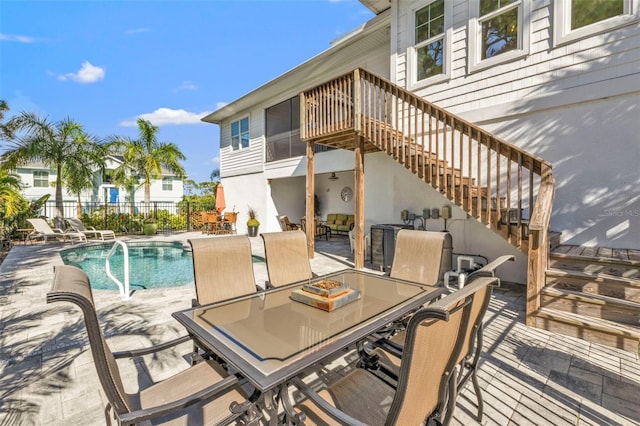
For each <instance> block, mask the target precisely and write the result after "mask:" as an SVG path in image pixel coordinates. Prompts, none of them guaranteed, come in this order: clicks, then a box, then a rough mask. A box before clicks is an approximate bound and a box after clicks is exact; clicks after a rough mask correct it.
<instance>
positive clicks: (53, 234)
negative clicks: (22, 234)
mask: <svg viewBox="0 0 640 426" xmlns="http://www.w3.org/2000/svg"><path fill="white" fill-rule="evenodd" d="M27 221H29V223H30V224H31V226H33V232H31V233H30V234H29V235H28V236H27V241H31V240H37V239H40V238H42V239H43V240H44V242H45V243H46V242H48V241H49V240H50V239H57V240H62V241H63V242H64V241H67V240H68V241H70V242H71V243H72V244H74V243H75V242H76V241H77V242H86V241H87V237H86V236H85V235H84V234H83V233H81V232H63V231H62V230H61V229H58V228H51V227H50V226H49V224H48V223H47V221H46V220H44V219H39V218H35V219H27Z"/></svg>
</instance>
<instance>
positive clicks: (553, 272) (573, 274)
mask: <svg viewBox="0 0 640 426" xmlns="http://www.w3.org/2000/svg"><path fill="white" fill-rule="evenodd" d="M546 275H547V277H554V278H562V277H567V278H581V279H590V280H593V281H596V282H603V281H614V282H617V283H622V284H629V285H630V286H633V287H640V279H638V278H632V277H619V276H617V275H610V274H604V273H597V274H592V273H589V272H583V271H572V270H568V269H557V268H549V269H547V272H546Z"/></svg>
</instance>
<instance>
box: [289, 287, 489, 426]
mask: <svg viewBox="0 0 640 426" xmlns="http://www.w3.org/2000/svg"><path fill="white" fill-rule="evenodd" d="M495 280H496V279H495V278H480V279H478V280H477V282H476V283H475V285H470V286H469V287H465V289H463V290H461V291H459V292H455V293H452V294H450V295H448V296H446V297H444V298H442V299H440V300H438V301H437V302H434V303H432V304H431V305H429V306H427V307H426V308H422V309H420V310H419V311H417V312H416V313H415V314H414V315H413V316H412V317H411V320H410V321H409V324H408V326H407V333H406V336H407V338H406V344H405V353H404V356H403V358H402V363H401V365H400V369H399V375H398V381H397V386H396V387H395V388H394V387H393V386H391V385H389V384H388V383H386V382H384V381H383V380H381V379H380V377H378V376H377V375H375V374H374V373H372V372H370V371H367V370H364V369H361V368H356V369H354V370H352V371H351V372H350V373H348V374H347V375H346V376H344V377H342V378H341V379H339V380H338V381H336V382H335V383H333V384H330V385H329V386H328V388H327V389H326V390H323V391H321V392H316V391H314V390H313V389H311V387H310V386H308V385H306V384H305V383H304V382H303V381H302V380H301V378H299V377H298V378H294V379H293V380H292V384H293V385H295V386H296V387H297V388H298V389H299V390H300V391H301V392H302V393H303V394H304V395H305V396H306V397H307V398H308V399H307V400H305V401H303V402H302V403H300V404H298V405H297V409H298V410H300V411H302V412H303V413H304V414H305V416H306V418H307V419H309V421H310V423H315V424H327V423H330V424H335V423H336V421H337V422H339V423H340V424H349V425H362V424H369V425H382V424H387V425H391V424H402V425H405V424H406V425H419V424H424V422H426V424H431V423H430V422H431V421H432V420H433V421H434V423H435V424H440V423H438V422H441V423H442V424H448V422H449V421H450V419H451V417H452V416H453V412H454V409H455V401H456V394H457V387H456V383H457V376H456V361H457V360H458V357H459V354H460V352H461V350H462V344H463V340H464V338H465V336H466V334H467V328H468V323H469V321H468V319H469V316H470V314H471V307H472V302H473V300H474V299H475V297H476V296H475V295H476V293H477V292H478V291H479V290H481V289H482V288H485V287H487V286H488V285H489V284H491V283H492V282H493V281H495ZM389 403H390V405H389ZM337 407H339V409H338V408H337ZM387 409H388V412H387Z"/></svg>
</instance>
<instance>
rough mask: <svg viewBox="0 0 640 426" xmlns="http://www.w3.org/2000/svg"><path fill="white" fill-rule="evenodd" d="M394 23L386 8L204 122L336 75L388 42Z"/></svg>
mask: <svg viewBox="0 0 640 426" xmlns="http://www.w3.org/2000/svg"><path fill="white" fill-rule="evenodd" d="M385 1H387V0H385ZM390 23H391V14H390V12H389V11H388V10H386V11H385V12H383V13H381V14H378V15H377V16H376V17H375V18H373V19H371V20H369V21H368V22H366V23H364V24H363V25H361V26H360V27H358V28H356V29H355V30H353V31H351V32H350V33H348V34H346V35H344V36H342V37H340V38H338V39H336V40H334V41H333V42H331V46H330V47H329V48H328V49H327V50H325V51H323V52H321V53H319V54H318V55H316V56H314V57H313V58H311V59H309V60H307V61H306V62H303V63H302V64H300V65H298V66H297V67H295V68H293V69H291V70H289V71H287V72H285V73H284V74H282V75H280V76H278V77H276V78H275V79H273V80H271V81H269V82H268V83H266V84H264V85H263V86H261V87H259V88H257V89H255V90H253V91H251V92H249V93H247V94H246V95H244V96H242V97H240V98H238V99H236V100H235V101H233V102H231V103H229V104H227V105H225V106H224V107H222V108H220V109H218V110H216V111H214V112H212V113H211V114H209V115H207V116H205V117H203V118H202V121H205V122H208V123H214V124H220V123H221V122H222V121H224V120H226V119H228V118H230V117H232V116H234V115H236V114H239V113H241V112H242V111H244V110H246V109H248V108H251V107H252V106H254V105H255V104H257V103H259V102H261V101H264V100H267V99H270V98H272V97H273V96H276V95H278V94H280V93H283V92H287V91H290V90H291V88H292V87H297V86H298V85H300V84H302V83H303V82H309V81H313V80H317V81H318V84H320V83H322V82H324V81H326V80H328V79H330V78H331V77H332V76H336V75H335V71H334V69H335V68H336V66H337V65H342V64H344V63H345V62H349V61H350V60H352V58H354V57H358V56H359V55H361V52H363V51H367V50H369V49H371V48H375V47H377V46H379V45H380V43H381V42H383V41H386V42H388V41H389V37H390V36H389V32H388V31H385V29H386V28H387V27H388V26H389V25H390ZM354 68H355V67H354Z"/></svg>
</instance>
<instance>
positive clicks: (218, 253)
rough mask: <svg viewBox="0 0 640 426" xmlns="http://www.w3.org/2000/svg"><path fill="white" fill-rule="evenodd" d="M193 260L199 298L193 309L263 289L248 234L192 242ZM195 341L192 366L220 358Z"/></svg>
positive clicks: (193, 304) (196, 239) (195, 300)
mask: <svg viewBox="0 0 640 426" xmlns="http://www.w3.org/2000/svg"><path fill="white" fill-rule="evenodd" d="M188 241H189V244H190V245H191V252H192V258H193V278H194V284H195V287H196V299H194V300H193V301H192V303H191V305H192V307H197V306H202V305H208V304H210V303H215V302H220V301H223V300H226V299H231V298H234V297H240V296H244V295H246V294H249V293H253V292H255V291H257V290H261V289H260V288H258V287H257V286H256V280H255V276H254V273H253V259H252V256H251V243H250V242H249V237H247V236H246V235H229V236H224V237H222V236H221V237H216V238H195V239H191V240H188ZM203 346H204V345H200V344H198V343H197V340H196V339H195V338H194V344H193V353H192V358H191V360H192V363H193V364H195V363H196V362H197V361H198V360H199V358H205V359H208V358H211V357H214V358H216V359H217V356H216V355H215V354H212V353H211V352H210V351H207V350H205V349H203V352H202V353H201V352H200V349H201V348H203Z"/></svg>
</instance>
